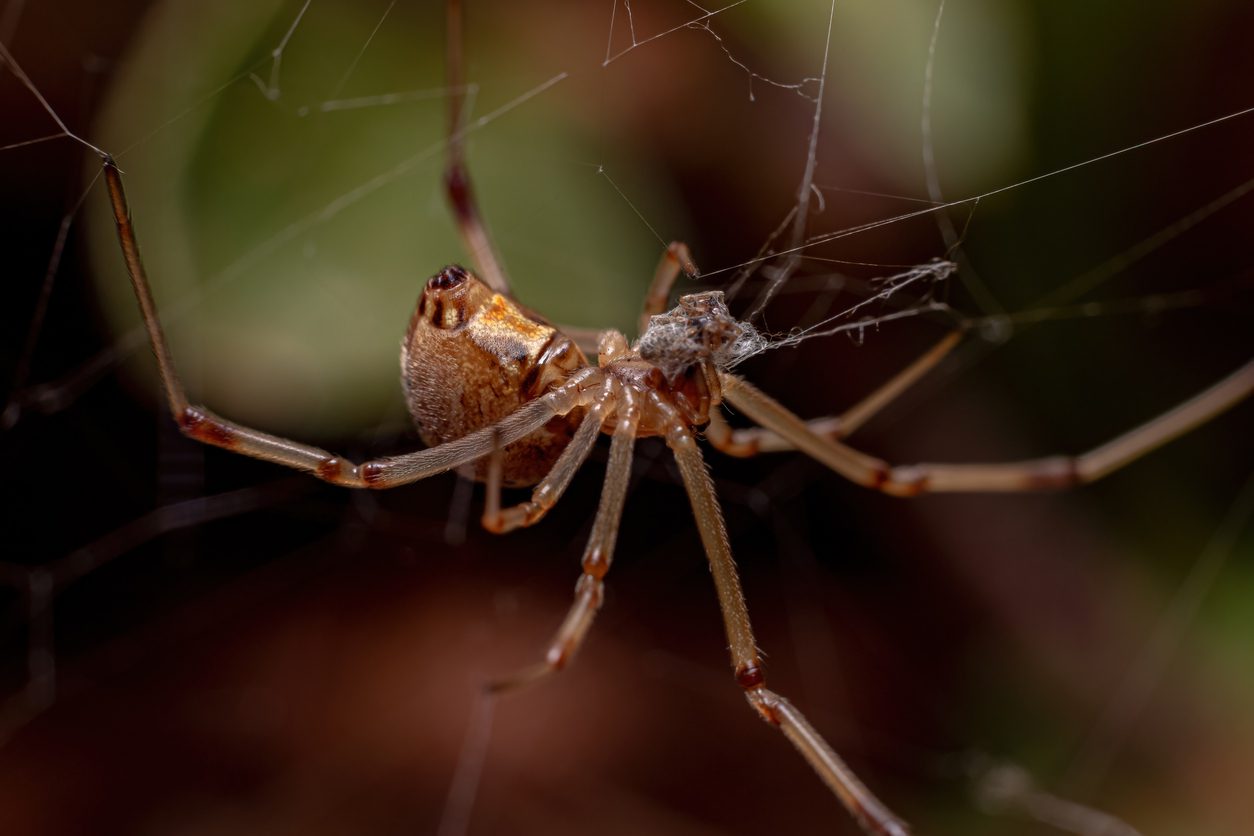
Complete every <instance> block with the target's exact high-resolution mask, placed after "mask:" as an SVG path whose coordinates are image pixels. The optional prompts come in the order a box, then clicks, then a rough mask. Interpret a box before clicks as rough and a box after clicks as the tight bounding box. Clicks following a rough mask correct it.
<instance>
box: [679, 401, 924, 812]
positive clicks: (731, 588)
mask: <svg viewBox="0 0 1254 836" xmlns="http://www.w3.org/2000/svg"><path fill="white" fill-rule="evenodd" d="M666 443H667V444H668V445H669V446H670V448H671V450H672V451H674V453H675V460H676V461H677V462H678V464H679V472H680V474H681V476H682V477H683V481H684V487H685V488H686V489H687V491H688V498H689V500H690V501H691V502H692V510H693V514H694V515H695V517H696V520H697V527H698V529H699V530H700V533H701V542H702V544H703V545H704V546H705V553H706V557H708V558H709V561H710V572H711V574H712V575H713V577H714V586H715V589H716V591H717V592H718V600H719V606H720V607H721V609H722V611H723V623H724V626H725V628H726V631H727V641H728V645H729V647H730V649H731V661H732V668H733V670H734V671H735V675H736V682H737V683H738V684H739V685H740V687H741V688H743V689H744V690H745V697H746V698H747V699H748V700H749V704H750V705H751V706H753V708H754V709H755V710H756V711H757V712H758V714H759V716H761V717H762V719H763V720H765V721H766V722H767V723H770V724H771V725H773V726H775V727H776V728H778V729H779V730H780V731H781V732H782V733H783V735H784V736H785V737H787V738H788V741H789V742H790V743H792V745H793V746H794V747H796V749H797V751H798V752H800V753H801V756H802V757H804V758H805V759H806V761H807V762H808V763H809V764H810V766H811V767H813V769H814V771H815V772H817V773H818V774H819V777H820V778H822V779H823V781H824V783H826V784H827V786H828V787H829V788H831V790H832V792H833V793H834V794H835V795H836V797H837V798H838V799H840V802H841V803H842V804H844V805H845V808H846V809H847V810H848V811H849V812H850V814H852V815H853V817H854V819H856V820H857V822H858V824H859V825H861V827H862V829H863V830H865V831H866V832H867V833H871V834H881V835H882V836H906V834H908V833H909V832H910V828H909V827H908V826H907V825H906V823H905V822H903V821H902V820H901V819H899V818H898V817H897V816H896V815H894V814H893V812H892V811H891V810H889V809H888V808H887V807H886V806H885V805H884V804H883V802H881V801H880V800H879V799H878V798H876V797H875V795H874V794H872V793H871V791H870V790H869V789H867V787H866V785H864V784H863V783H862V782H861V781H860V780H859V779H858V777H857V776H856V775H854V774H853V771H852V770H851V769H850V768H849V767H848V765H846V764H845V762H844V761H843V760H841V758H840V756H839V755H837V754H836V752H835V751H834V750H833V749H832V747H831V746H829V745H828V743H827V741H825V740H824V739H823V737H822V736H821V735H820V734H819V733H818V732H817V731H816V730H815V728H814V727H813V726H811V725H810V723H809V722H808V721H807V720H806V718H805V716H804V715H802V713H801V712H800V711H798V710H797V709H796V707H794V706H793V705H792V703H790V702H789V701H788V700H786V699H784V698H783V697H781V696H780V695H779V694H777V693H775V692H774V691H771V690H769V689H767V687H766V676H765V674H764V673H763V670H762V660H761V658H760V657H759V655H758V650H757V641H756V640H755V639H754V636H753V627H752V626H751V625H750V623H749V611H748V608H747V607H746V605H745V598H744V593H743V592H742V591H741V588H740V576H739V575H738V574H737V572H736V565H735V562H734V561H733V560H732V555H731V547H730V545H729V544H728V540H727V528H726V526H725V525H724V523H723V512H722V509H721V508H720V507H719V504H718V499H717V498H716V497H715V495H714V484H713V483H712V482H711V481H710V475H709V473H707V472H706V469H705V462H704V460H703V459H702V458H701V451H700V448H698V447H697V444H696V440H695V439H694V438H693V436H692V433H691V432H689V431H688V429H687V427H686V426H684V424H683V422H682V421H680V420H679V418H678V416H674V417H673V419H672V420H671V422H670V430H669V432H668V433H667V436H666Z"/></svg>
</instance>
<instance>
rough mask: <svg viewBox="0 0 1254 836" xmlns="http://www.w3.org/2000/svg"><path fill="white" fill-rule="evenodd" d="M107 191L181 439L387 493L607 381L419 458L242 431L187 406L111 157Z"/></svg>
mask: <svg viewBox="0 0 1254 836" xmlns="http://www.w3.org/2000/svg"><path fill="white" fill-rule="evenodd" d="M104 175H105V184H106V186H107V187H108V191H109V199H110V201H111V202H112V205H113V217H114V220H115V222H116V224H117V229H118V241H119V242H120V243H121V245H122V254H123V257H124V258H125V260H126V269H127V272H128V273H129V274H130V277H131V285H132V287H133V288H134V290H135V297H136V299H137V300H138V302H139V309H140V314H141V315H142V317H143V320H144V326H145V328H147V330H148V338H149V341H150V342H151V344H152V352H153V354H154V355H156V358H157V367H158V370H159V371H160V374H161V384H162V387H163V388H164V389H165V396H166V401H167V403H168V404H169V406H170V412H171V413H172V414H173V415H174V420H175V421H177V422H178V425H179V428H180V429H181V430H182V431H183V433H184V434H185V435H187V436H190V437H191V438H194V439H196V440H197V441H201V442H203V443H205V444H212V445H214V446H217V447H223V448H226V449H227V450H233V451H235V452H237V453H241V454H243V455H246V456H252V457H254V458H258V459H264V460H265V461H269V462H274V463H275V464H281V465H285V466H287V467H291V468H295V469H296V470H303V471H306V472H308V473H311V474H313V475H314V476H317V477H318V478H319V479H323V480H325V481H327V482H332V483H334V484H337V485H343V486H345V487H353V488H391V487H396V486H397V485H404V484H408V483H410V482H416V481H418V480H419V479H423V478H426V477H427V476H431V475H434V474H436V473H442V472H443V471H446V470H451V469H453V468H455V467H458V466H460V465H463V464H466V463H468V462H472V461H475V460H476V459H479V458H482V457H483V456H485V455H488V454H489V453H491V452H492V448H493V445H494V443H495V439H499V442H500V444H502V445H505V444H511V443H513V442H515V441H517V440H518V439H520V438H523V437H524V436H527V435H530V434H531V433H532V432H534V431H535V430H536V429H538V428H540V427H541V426H543V425H544V424H545V423H547V422H548V421H549V420H550V419H552V418H553V417H555V416H558V415H565V414H566V413H568V412H570V411H571V410H573V409H576V408H578V407H580V406H586V405H588V404H589V403H591V402H592V400H593V399H594V398H595V397H596V395H597V393H598V392H599V391H600V389H601V388H602V386H603V379H604V376H603V375H602V374H601V372H600V370H598V369H595V368H586V369H580V370H579V371H577V372H575V374H574V375H572V376H571V378H570V379H569V380H567V381H566V382H565V383H563V384H562V385H561V386H558V387H556V388H554V389H552V390H550V391H549V392H547V393H546V394H544V395H542V396H541V397H539V398H537V399H535V400H533V401H531V402H529V403H527V404H526V405H524V406H523V407H522V408H521V409H519V410H517V411H516V412H514V413H513V414H512V415H510V416H509V417H508V418H506V419H504V420H503V421H501V422H500V423H498V424H497V425H496V426H494V427H488V428H485V429H482V430H479V431H478V432H474V433H471V434H470V435H467V436H465V437H464V438H460V439H458V440H456V441H451V442H449V443H447V444H441V445H440V446H439V447H432V448H430V449H427V450H419V451H418V452H416V453H406V454H403V455H399V456H389V457H387V458H382V459H375V460H373V461H368V462H363V463H361V464H355V463H353V462H351V461H348V460H347V459H345V458H343V457H341V456H337V455H335V454H334V453H330V452H328V451H326V450H323V449H321V448H318V447H314V446H312V445H309V444H302V443H300V442H297V441H292V440H290V439H287V438H282V437H280V436H276V435H271V434H269V433H265V432H261V431H260V430H255V429H253V428H251V427H245V426H242V425H240V424H236V423H234V422H232V421H228V420H226V419H224V418H220V417H218V416H217V415H214V414H213V413H212V412H210V411H209V410H208V409H205V408H204V407H202V406H197V405H193V404H191V403H190V402H189V401H188V399H187V393H186V392H185V391H184V390H183V384H182V383H181V382H180V381H179V377H178V372H177V370H176V369H175V367H174V360H173V358H172V356H171V354H170V347H169V345H168V344H167V343H166V339H165V334H164V333H163V332H162V329H161V322H160V320H159V319H158V318H157V306H156V303H155V302H154V301H153V297H152V289H151V288H150V287H149V284H148V276H147V273H146V272H145V270H144V264H143V261H142V260H141V259H140V255H139V242H138V240H137V239H136V237H135V229H134V225H133V224H132V222H131V216H130V210H129V208H128V207H127V203H126V193H125V191H124V190H123V187H122V177H121V174H119V172H118V168H117V165H116V164H115V163H114V162H113V159H112V158H108V157H106V158H105V161H104Z"/></svg>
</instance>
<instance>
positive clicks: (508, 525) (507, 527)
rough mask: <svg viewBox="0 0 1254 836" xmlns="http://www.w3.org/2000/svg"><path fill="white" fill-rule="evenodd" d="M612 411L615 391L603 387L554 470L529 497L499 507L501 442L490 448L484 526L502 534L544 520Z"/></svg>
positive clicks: (502, 450) (583, 459) (580, 464)
mask: <svg viewBox="0 0 1254 836" xmlns="http://www.w3.org/2000/svg"><path fill="white" fill-rule="evenodd" d="M613 413H614V390H613V388H612V387H610V386H606V387H604V388H603V389H602V391H601V394H600V395H598V396H597V398H596V400H594V401H593V403H592V406H591V407H589V409H588V414H587V415H585V416H584V418H583V422H582V423H580V425H579V429H578V430H576V431H575V435H574V437H573V438H572V439H571V440H570V443H569V444H567V445H566V449H565V450H563V451H562V454H561V455H560V456H558V457H557V461H556V462H554V463H553V469H552V470H550V471H549V472H548V473H547V474H545V476H544V478H543V479H541V480H540V484H538V485H536V486H535V488H534V489H533V490H532V491H531V499H529V500H527V501H525V502H520V503H518V504H517V505H512V506H510V507H508V508H502V507H501V482H502V470H503V467H504V461H505V457H504V449H505V448H504V445H501V444H498V445H496V448H495V449H494V450H493V451H492V459H491V461H490V463H489V466H488V482H487V502H486V503H485V506H484V509H483V519H482V523H483V527H484V528H486V529H487V530H488V531H491V532H492V533H493V534H504V533H506V532H507V531H513V530H514V529H516V528H524V527H526V526H529V525H535V524H536V523H538V522H539V521H540V520H542V519H544V515H545V514H547V513H548V512H549V509H550V508H552V507H553V506H554V505H556V504H557V501H558V500H559V499H561V498H562V494H563V493H565V492H566V488H567V487H568V486H569V485H570V480H571V479H572V478H573V477H574V475H575V473H576V472H577V471H578V470H579V468H580V467H581V466H582V465H583V463H584V462H585V461H586V460H587V458H588V454H589V453H590V452H592V446H593V445H594V444H596V440H597V436H599V435H600V434H601V427H602V426H603V425H604V424H605V421H606V419H608V418H609V417H610V416H611V415H612V414H613Z"/></svg>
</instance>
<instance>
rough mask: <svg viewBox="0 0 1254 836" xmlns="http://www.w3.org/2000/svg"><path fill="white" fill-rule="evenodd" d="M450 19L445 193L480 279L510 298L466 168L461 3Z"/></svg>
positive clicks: (453, 4)
mask: <svg viewBox="0 0 1254 836" xmlns="http://www.w3.org/2000/svg"><path fill="white" fill-rule="evenodd" d="M445 13H446V14H447V15H448V21H447V23H448V36H447V39H446V41H447V44H448V46H447V48H448V56H447V60H448V65H447V70H446V75H447V81H448V90H449V97H448V131H449V135H448V158H447V161H446V162H445V166H444V190H445V193H446V195H447V196H448V202H449V206H450V208H452V210H453V217H454V219H455V220H456V221H457V231H458V232H459V233H460V234H461V237H462V243H463V244H465V246H466V250H467V251H468V252H469V253H470V257H471V259H472V260H473V261H474V263H475V267H476V268H477V269H478V273H479V278H481V279H483V281H484V282H486V283H487V285H488V286H489V287H491V288H492V289H493V290H495V291H496V292H497V293H502V294H505V295H507V296H509V295H510V287H509V279H508V278H507V277H506V275H505V268H504V267H503V266H502V264H501V258H500V255H498V253H497V251H496V247H495V246H493V244H492V238H491V236H490V235H488V228H487V226H486V225H485V224H484V222H483V216H482V215H481V214H480V213H479V205H478V203H477V202H476V201H475V194H474V188H473V187H472V185H471V182H470V172H469V170H468V169H467V168H466V114H465V106H466V78H465V73H464V69H465V60H464V57H463V54H462V51H463V46H464V39H463V37H462V4H461V0H449V2H448V5H447V8H446V12H445Z"/></svg>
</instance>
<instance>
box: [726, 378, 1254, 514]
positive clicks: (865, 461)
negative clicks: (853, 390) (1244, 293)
mask: <svg viewBox="0 0 1254 836" xmlns="http://www.w3.org/2000/svg"><path fill="white" fill-rule="evenodd" d="M719 377H720V380H721V381H722V384H723V397H724V398H725V399H726V400H727V402H728V403H730V404H731V405H733V406H735V407H736V408H737V409H739V410H740V411H741V412H743V413H744V414H745V415H747V416H748V417H749V418H751V419H752V420H753V421H755V422H756V423H758V424H760V425H761V426H763V427H766V428H767V429H769V430H771V431H773V432H774V433H776V434H777V435H779V436H780V437H781V438H784V439H787V440H788V441H789V442H790V443H791V444H792V445H793V446H794V447H796V449H798V450H800V451H801V452H803V453H805V454H806V455H808V456H811V457H812V458H814V459H817V460H818V461H820V462H822V463H823V464H825V465H827V466H828V467H830V468H831V469H832V470H835V471H836V472H837V473H839V474H841V475H842V476H844V477H846V478H848V479H850V480H852V481H854V482H857V483H858V484H860V485H865V486H866V487H869V488H875V489H876V490H881V491H884V492H885V493H890V494H894V495H896V496H916V495H918V494H920V493H926V492H967V491H990V492H992V491H995V492H1002V491H1031V490H1046V489H1052V488H1065V487H1070V486H1072V485H1079V484H1084V483H1087V482H1092V481H1095V480H1097V479H1100V478H1102V477H1103V476H1106V475H1108V474H1109V473H1112V472H1113V471H1115V470H1118V469H1119V468H1121V467H1123V466H1124V465H1126V464H1128V463H1129V462H1131V461H1133V460H1135V459H1137V458H1138V457H1140V456H1143V455H1145V454H1146V453H1148V452H1150V451H1151V450H1153V449H1155V448H1157V447H1159V446H1161V445H1163V444H1166V443H1167V442H1169V441H1171V440H1172V439H1175V438H1178V437H1179V436H1181V435H1183V434H1184V433H1186V432H1188V431H1189V430H1191V429H1193V428H1194V427H1196V426H1198V425H1199V424H1203V423H1205V422H1206V421H1209V420H1210V419H1212V418H1214V417H1215V416H1217V415H1219V414H1220V413H1222V412H1224V411H1225V410H1227V409H1229V408H1230V407H1232V406H1234V405H1235V404H1237V403H1239V402H1240V401H1241V400H1242V399H1244V398H1246V397H1248V396H1249V395H1250V394H1251V392H1254V360H1251V361H1250V362H1248V363H1246V364H1245V365H1244V366H1241V367H1240V368H1239V369H1237V370H1236V371H1234V372H1232V373H1231V374H1230V375H1228V376H1227V377H1225V378H1224V379H1223V380H1220V381H1219V382H1218V383H1216V384H1214V385H1213V386H1211V387H1210V388H1208V389H1206V390H1204V391H1202V392H1200V393H1199V394H1197V395H1194V396H1193V397H1192V398H1190V399H1189V400H1187V401H1185V402H1184V403H1182V404H1180V405H1179V406H1177V407H1175V408H1174V409H1171V410H1168V411H1167V412H1164V413H1163V414H1162V415H1159V416H1158V417H1157V418H1154V419H1152V420H1150V421H1147V422H1146V423H1144V424H1142V425H1141V426H1139V427H1136V428H1134V429H1132V430H1130V431H1128V432H1126V433H1124V434H1123V435H1121V436H1119V437H1118V438H1115V439H1113V440H1111V441H1108V442H1106V443H1105V444H1103V445H1101V446H1100V447H1096V448H1094V449H1092V450H1090V451H1088V452H1087V453H1082V454H1080V455H1078V456H1052V457H1048V458H1041V459H1030V460H1027V461H1019V462H1001V463H992V464H931V463H927V464H916V465H905V466H902V465H898V466H892V465H889V464H888V463H887V462H884V461H882V460H880V459H877V458H875V457H874V456H869V455H867V454H866V453H862V452H859V451H858V450H855V449H853V448H852V447H849V446H847V445H844V444H841V443H840V442H839V441H836V440H834V439H831V438H824V437H822V436H819V435H816V434H815V433H814V432H812V431H811V430H810V428H809V427H808V426H807V425H806V422H805V421H803V420H801V419H800V418H798V417H797V416H796V415H794V414H793V413H792V412H790V411H788V410H787V409H785V408H784V407H783V406H781V405H780V404H779V403H778V402H777V401H775V400H774V399H773V398H771V397H770V396H768V395H766V394H765V393H764V392H762V391H761V390H759V389H757V388H756V387H754V386H752V385H751V384H749V383H747V382H745V381H744V380H742V379H741V378H739V377H736V376H735V375H732V374H728V373H726V372H720V375H719Z"/></svg>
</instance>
